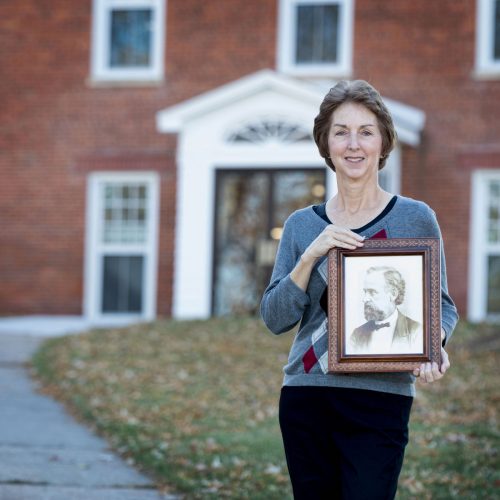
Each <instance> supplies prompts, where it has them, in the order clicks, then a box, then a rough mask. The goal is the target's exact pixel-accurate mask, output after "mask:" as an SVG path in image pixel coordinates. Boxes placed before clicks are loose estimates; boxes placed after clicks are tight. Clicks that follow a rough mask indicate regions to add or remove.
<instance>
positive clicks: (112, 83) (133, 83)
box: [85, 77, 165, 89]
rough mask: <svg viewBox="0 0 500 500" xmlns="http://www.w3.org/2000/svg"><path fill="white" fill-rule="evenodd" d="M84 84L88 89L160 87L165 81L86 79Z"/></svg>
mask: <svg viewBox="0 0 500 500" xmlns="http://www.w3.org/2000/svg"><path fill="white" fill-rule="evenodd" d="M85 84H86V85H87V87H90V88H97V89H98V88H105V89H107V88H124V87H133V88H137V87H153V88H154V87H162V86H163V85H164V84H165V79H164V78H161V79H159V80H155V79H144V80H135V79H134V80H132V79H131V80H127V79H126V78H124V79H123V80H118V79H109V80H108V79H98V78H95V77H88V78H87V79H86V80H85Z"/></svg>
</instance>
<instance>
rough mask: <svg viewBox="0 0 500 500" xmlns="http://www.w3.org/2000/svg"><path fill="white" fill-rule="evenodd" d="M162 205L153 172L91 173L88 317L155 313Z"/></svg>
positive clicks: (148, 316) (145, 317) (143, 317)
mask: <svg viewBox="0 0 500 500" xmlns="http://www.w3.org/2000/svg"><path fill="white" fill-rule="evenodd" d="M158 207H159V178H158V174H156V173H154V172H95V173H92V174H90V176H89V179H88V191H87V225H86V251H85V262H86V268H85V294H84V311H85V315H86V316H87V318H88V319H89V320H91V321H97V322H100V323H105V322H106V321H110V322H113V321H116V320H121V319H123V320H127V319H130V320H136V319H141V320H151V319H154V317H155V315H156V286H157V260H158V259H157V245H158V217H159V208H158Z"/></svg>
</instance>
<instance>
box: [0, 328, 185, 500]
mask: <svg viewBox="0 0 500 500" xmlns="http://www.w3.org/2000/svg"><path fill="white" fill-rule="evenodd" d="M41 341H43V338H41V337H37V336H31V335H23V334H20V333H15V334H8V333H1V334H0V500H160V499H169V500H172V499H175V498H180V497H176V496H173V495H162V494H160V493H159V492H158V491H157V490H156V489H155V487H154V484H153V483H152V481H151V480H150V479H149V478H147V477H146V476H144V475H142V474H140V473H138V472H137V471H135V470H134V469H133V468H131V467H129V466H128V465H127V464H126V463H125V462H124V461H123V460H122V459H121V458H119V457H118V456H116V455H115V454H113V453H112V452H111V451H110V450H109V449H108V447H107V444H106V442H105V441H104V440H102V439H100V438H98V437H96V436H94V435H93V434H92V433H91V432H90V431H89V430H88V429H87V428H86V427H84V426H82V425H81V424H79V423H77V422H76V421H75V420H73V419H72V418H71V417H70V416H69V415H68V414H67V413H66V412H65V410H64V408H63V406H62V405H60V404H59V403H57V402H55V401H54V400H52V399H51V398H49V397H47V396H43V395H41V394H38V393H37V391H36V385H35V383H34V382H33V381H32V380H31V379H30V377H29V374H28V369H27V367H26V366H25V363H26V361H27V360H29V359H30V357H31V355H32V354H33V352H34V351H35V350H36V348H37V347H38V345H39V344H40V342H41Z"/></svg>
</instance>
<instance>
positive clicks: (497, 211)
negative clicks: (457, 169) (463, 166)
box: [468, 169, 500, 321]
mask: <svg viewBox="0 0 500 500" xmlns="http://www.w3.org/2000/svg"><path fill="white" fill-rule="evenodd" d="M471 208H472V217H471V221H472V224H471V235H470V253H469V255H470V261H469V290H468V297H469V311H468V312H469V314H468V316H469V319H470V320H471V321H483V320H496V321H498V320H500V169H498V170H478V171H476V172H474V174H473V176H472V206H471Z"/></svg>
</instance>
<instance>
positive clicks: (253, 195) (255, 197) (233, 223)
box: [214, 172, 269, 316]
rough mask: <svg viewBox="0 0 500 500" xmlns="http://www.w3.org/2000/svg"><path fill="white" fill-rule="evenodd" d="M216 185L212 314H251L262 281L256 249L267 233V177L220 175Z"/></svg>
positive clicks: (259, 292) (223, 173)
mask: <svg viewBox="0 0 500 500" xmlns="http://www.w3.org/2000/svg"><path fill="white" fill-rule="evenodd" d="M218 182H219V189H218V191H217V206H216V210H217V233H216V235H215V238H216V240H215V248H216V268H215V283H214V313H215V315H217V316H221V315H225V314H249V313H250V314H255V313H256V312H257V310H258V306H259V303H260V298H261V294H262V292H263V286H262V282H263V281H264V276H260V275H261V274H263V270H262V269H260V268H259V267H258V266H257V263H256V245H257V242H258V241H260V240H262V239H265V238H266V236H267V231H268V212H269V176H268V175H267V174H265V173H252V174H247V175H246V174H244V173H232V172H222V173H219V181H218Z"/></svg>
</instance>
